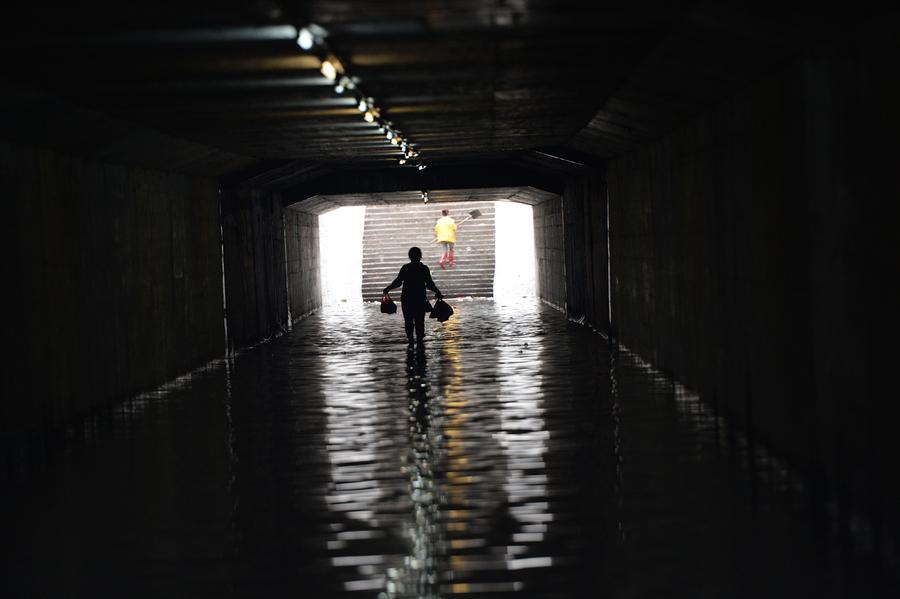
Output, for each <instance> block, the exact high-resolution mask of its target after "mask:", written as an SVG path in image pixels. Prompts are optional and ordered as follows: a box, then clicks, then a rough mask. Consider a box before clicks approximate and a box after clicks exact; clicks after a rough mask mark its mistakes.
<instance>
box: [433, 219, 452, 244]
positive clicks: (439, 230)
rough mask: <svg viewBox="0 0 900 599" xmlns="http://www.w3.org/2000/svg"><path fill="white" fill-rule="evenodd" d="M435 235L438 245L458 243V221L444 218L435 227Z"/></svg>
mask: <svg viewBox="0 0 900 599" xmlns="http://www.w3.org/2000/svg"><path fill="white" fill-rule="evenodd" d="M434 234H435V235H436V236H437V240H438V243H444V242H449V243H456V221H455V220H453V219H452V218H450V217H449V216H442V217H441V218H439V219H438V222H437V224H436V225H434Z"/></svg>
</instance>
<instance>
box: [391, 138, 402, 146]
mask: <svg viewBox="0 0 900 599" xmlns="http://www.w3.org/2000/svg"><path fill="white" fill-rule="evenodd" d="M399 143H400V140H399V139H398V138H396V137H395V138H394V139H392V140H391V145H393V146H396V145H397V144H399Z"/></svg>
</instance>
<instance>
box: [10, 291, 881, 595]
mask: <svg viewBox="0 0 900 599" xmlns="http://www.w3.org/2000/svg"><path fill="white" fill-rule="evenodd" d="M454 308H455V310H456V314H455V315H454V316H453V318H451V319H450V320H449V321H447V322H446V323H443V324H440V323H436V322H435V321H433V320H429V322H428V324H427V345H426V347H425V348H424V351H421V352H412V353H408V352H406V351H405V338H404V334H403V331H402V320H401V319H400V317H399V315H396V316H387V315H383V314H380V313H379V312H378V307H377V306H376V305H371V304H368V305H361V306H346V305H343V306H335V307H333V308H330V309H327V310H324V311H322V312H321V313H319V314H316V315H314V316H312V317H310V318H308V319H306V320H304V321H301V322H299V323H296V325H295V327H294V329H293V331H292V333H291V334H290V335H286V336H285V337H283V338H280V339H278V340H275V341H273V342H272V343H269V344H267V345H264V346H260V347H258V348H256V349H254V350H252V351H248V352H245V353H243V354H241V355H239V356H237V357H236V358H235V359H234V361H233V362H228V363H223V364H220V365H219V366H218V367H214V368H210V369H207V370H205V371H203V372H200V373H198V374H197V375H196V376H193V377H191V378H190V379H185V380H184V381H183V382H182V384H179V385H175V386H170V388H169V389H168V390H164V391H163V392H160V393H159V394H157V395H153V396H152V397H151V396H149V395H148V396H147V397H146V398H145V400H146V401H144V400H142V403H141V409H140V411H139V412H135V413H134V414H131V413H130V412H129V414H130V415H128V417H120V416H114V417H113V419H112V420H111V421H110V422H109V423H106V424H105V425H104V424H103V423H99V424H98V423H96V422H93V421H92V425H91V429H90V435H89V436H88V434H87V433H86V440H87V441H88V442H87V443H85V444H84V446H83V447H81V448H78V449H77V450H73V451H70V452H68V453H67V454H66V455H65V456H63V458H61V459H60V461H59V463H57V464H55V465H54V466H53V467H49V468H47V469H46V470H45V471H42V472H35V473H33V475H32V477H31V478H30V479H28V480H25V481H22V482H20V483H19V485H18V486H17V487H16V492H15V493H7V494H5V495H3V497H2V500H3V504H2V505H0V507H2V508H3V509H2V510H0V514H2V516H0V517H2V518H3V519H2V520H0V525H3V527H4V530H5V531H6V534H7V538H8V543H7V546H8V547H15V549H16V555H15V556H9V557H8V559H7V560H5V561H4V562H3V564H4V570H3V571H2V572H0V574H3V575H4V580H6V581H10V582H9V584H8V585H7V588H8V589H13V590H16V589H18V588H21V589H22V592H21V593H18V594H17V593H11V595H10V596H13V597H16V596H23V597H30V596H92V597H95V596H130V597H160V596H198V595H204V594H214V595H216V596H217V597H232V596H233V597H259V596H299V597H317V598H318V597H328V598H330V597H343V596H348V597H372V598H375V597H381V598H383V599H400V598H410V597H416V598H423V599H432V598H436V597H444V596H455V595H462V596H473V597H474V596H498V597H500V596H507V595H516V596H522V597H578V598H581V597H589V596H590V597H593V596H614V597H650V596H675V597H680V596H684V597H698V596H711V597H712V596H715V597H747V598H750V597H763V596H765V597H782V596H784V597H812V596H815V597H817V598H831V597H846V596H865V597H880V596H891V595H890V593H889V592H888V591H889V590H896V587H891V588H888V585H889V581H887V580H885V578H884V574H882V578H881V579H879V578H877V576H875V575H874V574H873V571H872V570H871V568H870V566H871V563H870V562H867V561H866V559H868V558H864V557H852V558H848V557H847V556H846V554H842V552H841V549H840V548H839V547H838V546H837V545H836V543H835V542H834V541H833V540H829V539H831V537H828V536H824V537H823V536H822V535H821V534H818V535H817V534H815V531H814V530H812V529H811V526H810V517H809V512H808V505H809V502H808V499H807V500H804V498H803V495H802V493H803V492H804V488H803V486H802V485H798V484H785V479H784V475H783V470H784V466H783V465H782V464H780V463H778V462H777V460H774V459H771V458H769V457H766V456H764V455H763V454H762V453H760V454H759V455H760V456H762V457H754V459H745V458H746V453H747V451H749V449H748V444H747V443H744V442H742V441H741V440H740V438H739V436H737V437H736V438H738V442H736V443H735V444H734V445H733V446H727V447H726V440H727V438H729V436H728V435H725V434H724V433H722V432H721V430H722V429H723V427H725V426H727V423H725V422H724V421H722V420H721V418H719V417H718V416H715V415H712V414H710V413H709V410H708V409H707V408H705V407H704V406H703V405H702V404H700V403H699V402H698V401H697V398H696V396H694V395H692V394H691V393H690V392H689V391H688V390H686V389H684V387H682V386H680V385H678V384H677V383H675V382H673V381H671V380H669V379H667V378H666V377H664V376H663V375H661V374H660V373H659V372H656V371H654V370H653V369H652V368H651V367H649V366H648V365H647V364H645V363H643V362H641V361H640V359H639V358H637V357H636V356H634V355H633V354H630V353H628V352H627V351H624V350H623V351H622V352H617V351H614V352H610V351H609V350H608V348H607V346H606V345H605V343H604V342H603V340H602V339H601V338H600V337H599V336H597V335H593V334H591V333H590V331H588V330H587V329H586V328H584V327H581V326H577V325H574V324H571V323H568V322H567V321H566V320H565V319H564V318H563V317H562V316H561V315H560V314H558V313H556V312H554V311H552V310H550V309H548V308H545V307H541V306H539V305H537V304H525V305H502V304H495V303H494V302H491V301H484V300H473V301H458V302H456V303H455V304H454ZM126 405H128V404H126ZM123 410H125V408H123ZM115 414H119V412H115ZM104 431H108V432H104ZM754 451H755V452H756V453H759V449H758V448H757V449H756V450H754ZM731 455H735V456H738V457H740V459H737V460H734V459H730V458H729V456H731ZM723 456H724V457H723ZM13 565H15V567H13ZM886 571H887V572H893V570H890V569H887V570H886ZM883 589H884V592H883V593H882V592H881V591H882V590H883Z"/></svg>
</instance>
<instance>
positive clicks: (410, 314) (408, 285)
mask: <svg viewBox="0 0 900 599" xmlns="http://www.w3.org/2000/svg"><path fill="white" fill-rule="evenodd" d="M401 285H402V286H403V291H402V292H401V294H400V308H401V309H402V310H403V328H404V329H405V331H406V340H407V342H408V343H409V346H410V347H412V346H413V329H415V332H416V342H417V343H418V344H419V347H422V344H423V343H424V341H425V303H426V302H427V298H426V295H425V290H426V289H430V290H432V291H433V292H434V296H435V298H436V299H441V298H443V295H441V292H440V291H439V290H438V288H437V285H435V284H434V280H432V278H431V271H430V270H429V269H428V267H427V266H426V265H424V264H422V250H420V249H419V248H417V247H411V248H409V262H408V263H407V264H404V265H403V266H402V267H401V268H400V273H399V274H398V275H397V278H396V279H394V281H393V282H392V283H391V284H390V285H388V286H387V287H385V288H384V290H383V291H382V295H387V294H388V292H390V290H391V289H396V288H397V287H400V286H401Z"/></svg>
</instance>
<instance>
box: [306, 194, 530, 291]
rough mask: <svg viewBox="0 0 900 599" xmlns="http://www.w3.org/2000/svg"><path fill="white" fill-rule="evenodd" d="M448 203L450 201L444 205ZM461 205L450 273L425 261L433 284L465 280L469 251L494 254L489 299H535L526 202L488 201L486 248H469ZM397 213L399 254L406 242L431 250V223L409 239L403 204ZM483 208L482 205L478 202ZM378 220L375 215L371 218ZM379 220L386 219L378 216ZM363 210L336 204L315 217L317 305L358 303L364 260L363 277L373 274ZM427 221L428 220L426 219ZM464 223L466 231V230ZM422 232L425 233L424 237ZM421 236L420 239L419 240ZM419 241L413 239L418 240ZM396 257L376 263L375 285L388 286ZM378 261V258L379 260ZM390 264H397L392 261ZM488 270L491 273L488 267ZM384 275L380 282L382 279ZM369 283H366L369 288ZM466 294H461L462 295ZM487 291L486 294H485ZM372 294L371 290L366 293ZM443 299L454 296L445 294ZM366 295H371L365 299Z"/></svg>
mask: <svg viewBox="0 0 900 599" xmlns="http://www.w3.org/2000/svg"><path fill="white" fill-rule="evenodd" d="M448 205H449V204H448ZM460 205H464V203H456V204H455V206H456V207H457V209H456V210H454V211H453V213H452V215H453V216H454V217H456V219H457V221H458V222H460V227H459V230H458V240H457V251H458V254H459V255H460V256H461V259H460V260H459V262H458V264H457V265H456V267H455V268H454V269H453V270H452V271H451V270H447V271H445V272H440V271H441V269H440V266H439V265H438V264H436V263H434V264H433V263H431V262H433V260H431V261H429V260H427V259H426V263H428V266H429V267H430V268H431V270H432V274H433V276H435V279H436V281H438V285H439V286H440V285H441V283H440V279H443V280H445V281H447V278H448V277H458V278H464V277H466V276H471V273H467V266H474V265H475V261H473V258H475V256H473V255H472V252H473V251H475V252H478V251H480V252H485V253H488V254H489V253H491V252H493V253H494V256H492V257H491V258H493V260H492V261H491V262H493V266H494V269H493V276H492V280H490V281H489V283H490V286H489V287H488V288H487V289H485V291H488V293H491V294H492V296H493V298H494V299H495V300H496V301H498V302H501V303H515V302H521V301H532V300H534V298H535V295H536V292H535V288H536V282H535V253H534V223H533V211H532V207H531V206H530V205H527V204H522V203H518V202H505V201H498V202H492V203H491V204H489V205H492V207H493V210H492V212H493V213H494V215H495V218H494V219H493V227H494V231H493V235H491V237H493V238H494V239H493V243H492V244H490V245H489V246H484V245H480V246H478V247H477V248H476V247H472V246H470V244H469V243H468V242H467V237H470V236H471V231H472V229H471V225H470V224H468V223H466V222H465V220H466V216H467V212H468V211H467V210H466V209H465V208H463V209H459V206H460ZM396 206H397V208H396V212H397V214H396V215H394V216H390V215H389V217H390V219H391V222H392V226H393V224H394V222H395V219H396V227H397V228H398V229H401V234H400V237H401V238H403V239H404V243H403V246H404V247H403V252H402V254H405V251H406V249H408V248H407V247H406V246H407V245H411V244H414V245H420V246H422V249H423V250H425V251H426V252H425V253H426V254H428V253H429V252H430V251H431V249H432V248H430V247H429V243H431V242H432V240H430V239H425V237H432V236H433V235H432V231H431V226H432V225H431V224H429V225H428V227H427V228H428V231H425V232H424V233H423V231H417V236H415V235H410V236H409V240H410V241H406V239H407V237H406V236H404V235H403V234H402V227H403V224H402V222H401V220H402V217H401V213H402V212H403V210H404V208H403V204H397V205H396ZM481 206H484V203H482V204H481ZM440 208H441V204H440V203H435V204H433V205H431V206H429V210H433V211H434V212H435V214H437V215H439V211H440ZM377 210H380V211H383V210H384V207H383V206H380V207H378V208H377ZM376 218H378V217H376ZM380 218H382V219H384V218H385V217H380ZM429 218H431V216H429ZM366 222H367V213H366V207H364V206H346V207H340V208H335V209H333V210H331V211H329V212H326V213H323V214H321V215H320V216H319V256H320V269H321V286H322V304H323V305H326V306H329V305H345V306H349V305H354V304H360V303H361V302H362V301H363V296H364V293H363V275H364V272H363V271H364V268H366V267H364V264H366V263H369V267H368V269H369V270H367V272H369V275H367V276H368V277H369V278H370V279H371V278H372V277H373V274H372V272H371V270H372V268H373V266H372V264H371V263H372V258H373V257H372V256H369V260H368V261H367V260H365V259H364V256H363V252H364V251H365V250H364V236H365V234H366V233H365V231H366V227H367V226H371V225H367V224H366ZM429 222H430V221H429ZM467 226H468V229H467ZM423 234H424V235H425V236H424V237H423ZM419 238H421V239H419ZM417 239H418V241H417ZM398 256H399V254H397V255H395V256H394V257H393V258H392V259H391V260H390V264H387V263H386V262H385V263H384V266H382V265H381V264H380V263H379V265H378V266H377V267H376V268H379V269H383V270H384V272H380V271H379V272H378V276H377V277H376V278H378V283H377V285H378V287H379V288H380V287H381V286H383V285H387V284H388V283H390V281H391V280H392V279H393V277H394V276H395V274H396V272H397V271H399V269H400V267H401V266H402V265H403V263H404V262H405V257H404V258H400V257H398ZM379 259H380V258H379ZM393 262H396V264H394V263H393ZM488 273H489V274H490V271H488ZM382 278H383V279H384V280H383V281H381V279H382ZM372 284H373V283H369V284H368V285H369V286H371V285H372ZM463 295H465V294H463ZM485 295H487V294H485ZM369 296H371V293H370V294H369ZM447 297H448V298H450V297H456V298H458V297H459V295H454V294H448V295H447ZM369 299H372V298H371V297H369Z"/></svg>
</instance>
